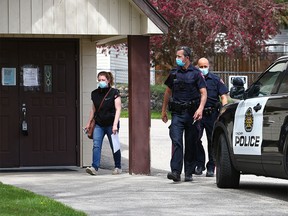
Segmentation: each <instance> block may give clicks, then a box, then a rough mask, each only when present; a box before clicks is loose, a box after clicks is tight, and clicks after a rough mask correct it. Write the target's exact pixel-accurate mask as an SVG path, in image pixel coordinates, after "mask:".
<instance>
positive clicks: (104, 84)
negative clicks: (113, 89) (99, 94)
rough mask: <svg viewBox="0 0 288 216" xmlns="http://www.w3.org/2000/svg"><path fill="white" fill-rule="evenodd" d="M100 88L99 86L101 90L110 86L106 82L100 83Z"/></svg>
mask: <svg viewBox="0 0 288 216" xmlns="http://www.w3.org/2000/svg"><path fill="white" fill-rule="evenodd" d="M98 86H99V87H100V88H107V87H108V85H107V83H106V82H105V81H100V82H99V83H98Z"/></svg>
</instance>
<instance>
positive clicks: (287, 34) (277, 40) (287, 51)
mask: <svg viewBox="0 0 288 216" xmlns="http://www.w3.org/2000/svg"><path fill="white" fill-rule="evenodd" d="M280 32H281V34H277V35H276V36H275V37H274V38H272V39H271V40H268V41H267V47H268V51H269V52H273V53H276V52H277V53H283V55H288V29H287V28H286V29H284V28H283V29H281V30H280Z"/></svg>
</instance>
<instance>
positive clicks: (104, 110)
mask: <svg viewBox="0 0 288 216" xmlns="http://www.w3.org/2000/svg"><path fill="white" fill-rule="evenodd" d="M97 78H98V88H97V89H95V90H94V91H92V93H91V100H92V102H93V104H92V109H91V111H90V116H89V121H88V123H87V125H86V127H85V129H89V128H90V127H91V122H92V121H95V128H94V131H93V156H92V157H93V158H92V160H93V162H92V166H91V167H87V168H86V172H87V173H88V174H90V175H97V174H98V169H99V166H100V160H101V150H102V143H103V139H104V136H105V134H106V135H107V138H108V140H109V143H110V147H111V149H112V153H113V158H114V164H115V168H114V170H113V172H112V174H114V175H116V174H120V173H121V172H122V169H121V151H120V149H119V150H117V149H115V150H114V149H113V148H114V147H113V143H112V137H111V135H112V134H117V133H118V130H119V118H120V113H121V97H120V93H119V90H118V89H115V88H112V86H113V85H114V81H113V80H114V79H113V75H112V73H111V72H106V71H101V72H99V73H98V76H97Z"/></svg>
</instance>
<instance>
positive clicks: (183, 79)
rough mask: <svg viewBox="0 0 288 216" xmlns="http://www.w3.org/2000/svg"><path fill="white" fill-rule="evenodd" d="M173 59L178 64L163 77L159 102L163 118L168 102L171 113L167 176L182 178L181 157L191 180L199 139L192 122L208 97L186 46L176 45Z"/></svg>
mask: <svg viewBox="0 0 288 216" xmlns="http://www.w3.org/2000/svg"><path fill="white" fill-rule="evenodd" d="M176 63H177V67H176V68H174V69H173V70H171V71H170V74H169V76H168V78H167V79H166V81H165V85H166V86H167V88H166V90H165V93H164V100H163V105H162V121H163V122H165V123H166V122H167V121H168V116H167V107H168V106H169V111H171V115H172V120H171V125H170V126H169V135H170V138H171V140H172V157H171V161H170V167H171V172H169V173H168V174H167V178H168V179H170V180H173V181H174V182H178V181H180V180H181V172H182V168H183V159H184V172H185V181H192V173H193V171H194V167H195V164H193V163H195V160H194V158H195V156H194V155H193V154H195V146H196V143H197V141H198V139H199V130H198V128H197V124H195V122H197V121H199V120H201V118H202V112H203V109H204V106H205V103H206V99H207V91H206V83H205V80H204V77H203V75H202V74H201V72H200V70H199V69H198V68H196V67H194V66H193V65H192V64H191V49H190V48H189V47H187V46H182V47H179V48H178V49H177V52H176ZM183 134H184V140H185V147H184V146H183ZM183 149H184V155H183Z"/></svg>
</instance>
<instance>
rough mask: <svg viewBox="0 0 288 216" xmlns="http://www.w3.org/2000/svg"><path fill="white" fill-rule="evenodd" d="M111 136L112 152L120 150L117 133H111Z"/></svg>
mask: <svg viewBox="0 0 288 216" xmlns="http://www.w3.org/2000/svg"><path fill="white" fill-rule="evenodd" d="M111 138H112V144H113V152H114V153H115V152H117V151H118V150H120V141H119V136H118V133H116V134H112V135H111Z"/></svg>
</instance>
